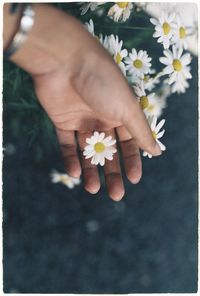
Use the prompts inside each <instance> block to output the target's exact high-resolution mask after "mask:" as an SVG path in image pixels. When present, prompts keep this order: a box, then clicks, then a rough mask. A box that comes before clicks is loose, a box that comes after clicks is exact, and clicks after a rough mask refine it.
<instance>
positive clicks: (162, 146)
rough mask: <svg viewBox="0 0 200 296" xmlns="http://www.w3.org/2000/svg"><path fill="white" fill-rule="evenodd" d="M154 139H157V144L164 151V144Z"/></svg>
mask: <svg viewBox="0 0 200 296" xmlns="http://www.w3.org/2000/svg"><path fill="white" fill-rule="evenodd" d="M156 141H157V143H158V145H159V146H160V149H161V151H165V150H166V147H165V145H164V144H163V143H161V142H160V141H159V140H156Z"/></svg>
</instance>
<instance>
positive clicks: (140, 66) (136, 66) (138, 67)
mask: <svg viewBox="0 0 200 296" xmlns="http://www.w3.org/2000/svg"><path fill="white" fill-rule="evenodd" d="M133 65H134V66H135V68H137V69H140V68H142V66H143V62H142V61H141V60H139V59H137V60H135V61H134V62H133Z"/></svg>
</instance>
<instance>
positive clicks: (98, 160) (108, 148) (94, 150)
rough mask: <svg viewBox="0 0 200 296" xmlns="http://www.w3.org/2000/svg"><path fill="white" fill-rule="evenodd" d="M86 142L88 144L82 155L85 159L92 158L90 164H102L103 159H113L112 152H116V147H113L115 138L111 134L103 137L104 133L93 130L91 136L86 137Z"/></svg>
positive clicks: (103, 162)
mask: <svg viewBox="0 0 200 296" xmlns="http://www.w3.org/2000/svg"><path fill="white" fill-rule="evenodd" d="M86 143H87V144H88V145H87V146H86V147H85V149H84V151H83V155H84V156H85V159H88V158H92V160H91V164H95V165H98V164H100V165H101V166H104V164H105V159H108V160H113V154H114V153H116V152H117V149H116V148H115V147H113V145H114V144H115V143H116V140H115V139H112V137H111V136H108V137H105V133H99V132H96V131H95V132H94V134H93V135H92V137H91V138H87V139H86Z"/></svg>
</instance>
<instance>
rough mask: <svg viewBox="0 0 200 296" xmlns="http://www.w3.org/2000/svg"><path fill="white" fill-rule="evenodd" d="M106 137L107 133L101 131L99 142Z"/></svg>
mask: <svg viewBox="0 0 200 296" xmlns="http://www.w3.org/2000/svg"><path fill="white" fill-rule="evenodd" d="M104 137H105V133H100V134H99V137H98V142H102V140H103V139H104Z"/></svg>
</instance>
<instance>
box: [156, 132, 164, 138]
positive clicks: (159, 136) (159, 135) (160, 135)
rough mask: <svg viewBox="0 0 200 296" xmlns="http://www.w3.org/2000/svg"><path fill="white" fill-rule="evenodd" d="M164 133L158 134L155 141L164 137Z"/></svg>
mask: <svg viewBox="0 0 200 296" xmlns="http://www.w3.org/2000/svg"><path fill="white" fill-rule="evenodd" d="M164 133H165V130H162V131H161V132H160V133H158V134H157V136H156V138H157V139H160V138H162V136H163V135H164Z"/></svg>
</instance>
